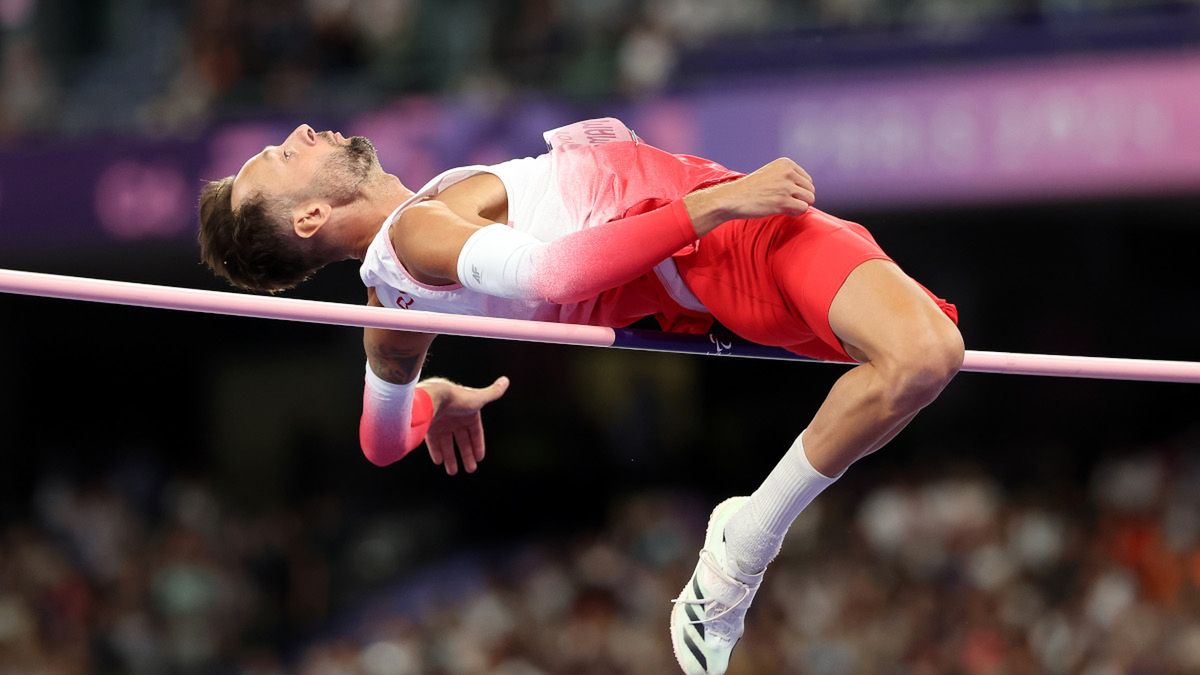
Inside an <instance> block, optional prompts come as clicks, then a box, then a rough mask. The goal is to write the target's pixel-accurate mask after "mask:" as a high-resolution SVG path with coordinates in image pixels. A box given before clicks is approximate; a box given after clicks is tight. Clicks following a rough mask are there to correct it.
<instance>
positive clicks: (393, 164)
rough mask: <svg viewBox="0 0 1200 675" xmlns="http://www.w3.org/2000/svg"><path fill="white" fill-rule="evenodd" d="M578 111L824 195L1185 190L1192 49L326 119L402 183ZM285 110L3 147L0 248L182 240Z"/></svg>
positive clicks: (863, 204)
mask: <svg viewBox="0 0 1200 675" xmlns="http://www.w3.org/2000/svg"><path fill="white" fill-rule="evenodd" d="M585 115H590V116H608V115H611V116H617V117H621V118H623V119H625V120H626V121H627V122H628V123H629V124H630V126H632V127H633V128H634V129H636V130H637V132H638V134H639V135H640V136H642V137H643V138H645V139H646V140H647V141H648V142H650V143H653V144H655V145H658V146H659V147H662V148H664V149H667V150H670V151H674V152H686V153H691V154H699V155H703V156H706V157H710V158H712V159H715V160H717V161H719V162H721V163H723V164H726V165H728V166H730V167H732V168H735V169H741V170H750V169H753V168H755V167H757V166H759V165H761V164H763V163H765V162H767V161H769V160H771V159H773V158H775V157H777V156H789V157H792V158H794V159H796V160H797V161H799V162H800V163H801V164H802V165H803V166H805V167H806V168H807V169H808V170H809V172H810V173H811V174H812V175H813V177H814V178H815V180H816V183H817V185H818V203H819V204H820V205H821V206H823V207H826V208H829V209H831V210H834V211H837V210H845V209H862V208H870V209H878V208H888V207H894V206H908V205H928V204H948V203H989V202H1011V201H1014V200H1033V199H1044V198H1062V197H1074V196H1087V195H1125V194H1159V193H1170V192H1191V193H1196V192H1200V52H1189V53H1177V54H1172V55H1155V56H1138V57H1131V56H1122V57H1103V58H1088V59H1084V58H1077V59H1073V60H1055V61H1038V62H1027V63H1020V64H1014V63H1006V64H1004V65H1002V66H991V67H988V68H981V67H979V66H975V67H971V68H967V67H961V68H955V69H946V70H943V71H938V72H928V71H920V72H914V71H911V70H910V71H905V70H895V71H889V72H876V73H873V74H863V75H860V76H858V77H855V78H853V79H842V80H838V81H834V80H832V79H830V78H821V77H799V76H798V77H797V78H796V79H794V80H789V81H775V82H772V83H763V82H760V83H758V84H756V85H754V86H749V85H745V86H740V87H723V88H721V89H720V91H719V92H718V91H713V92H712V93H704V94H695V95H688V96H680V97H674V98H668V99H662V100H657V101H653V102H647V103H643V104H640V105H635V106H630V107H628V108H625V109H616V110H613V109H595V110H590V111H586V112H581V111H579V110H576V109H571V108H568V107H567V106H565V105H561V104H557V103H553V102H549V103H547V102H540V101H525V102H522V103H519V104H517V105H515V106H513V107H510V108H508V109H506V110H504V111H502V112H494V111H492V112H485V111H480V110H479V109H478V108H475V107H469V106H465V105H458V104H455V103H452V102H443V101H437V100H432V99H427V98H410V99H405V100H402V101H399V102H397V103H395V104H394V105H392V106H389V107H387V108H385V109H382V110H377V111H371V112H368V113H365V114H363V115H362V116H360V117H358V118H356V119H352V120H347V121H346V122H345V124H344V125H343V126H342V128H341V129H340V130H341V131H343V132H344V133H347V134H362V135H366V136H369V137H371V138H372V139H373V140H374V141H375V143H376V146H377V147H378V149H379V153H380V157H381V160H382V161H383V163H384V166H385V167H386V168H387V169H388V170H390V171H392V172H394V173H396V174H397V175H398V176H400V178H401V179H402V180H403V181H404V182H405V183H406V184H408V185H410V186H412V187H416V186H418V185H420V184H422V183H423V182H424V181H425V180H427V179H428V178H430V177H432V176H433V175H435V174H436V173H438V172H439V171H441V170H442V169H444V168H446V167H448V166H453V165H458V164H467V163H484V164H486V163H494V162H499V161H503V160H505V159H509V158H511V157H514V156H525V155H531V154H537V153H539V152H542V151H543V150H544V147H545V146H544V145H543V141H542V138H541V133H542V131H544V130H547V129H551V128H554V127H557V126H560V125H562V124H564V123H567V122H570V121H573V120H574V119H576V118H579V117H581V116H585ZM301 121H303V120H288V121H287V122H280V123H276V122H261V123H250V124H229V125H224V126H220V127H217V128H215V129H212V130H210V131H209V132H208V133H206V134H205V135H204V136H203V137H201V138H199V139H196V140H164V141H157V142H152V141H146V140H133V141H114V140H92V141H72V142H67V141H64V142H61V143H55V144H50V145H46V144H26V145H20V146H16V147H7V148H2V149H0V251H4V252H13V251H18V252H20V251H41V252H47V253H54V252H59V251H64V252H65V251H70V250H71V249H85V248H88V247H94V246H96V245H100V244H105V243H110V244H112V243H120V242H126V241H133V240H146V239H166V240H176V241H182V240H184V239H186V238H191V237H192V236H193V233H194V230H195V223H194V218H195V215H194V209H195V199H196V194H197V192H198V189H199V186H200V184H201V181H202V180H203V179H206V178H215V177H220V176H225V175H228V174H230V173H234V172H236V171H237V169H238V168H239V167H240V166H241V163H242V162H243V161H244V160H245V158H246V157H248V156H250V155H251V154H253V153H255V152H258V150H260V149H261V148H262V147H263V146H264V145H268V144H273V143H277V142H278V141H279V140H280V139H282V138H283V137H284V136H285V135H286V134H287V133H288V132H289V131H290V130H291V129H292V128H293V127H294V126H295V124H298V123H299V122H301Z"/></svg>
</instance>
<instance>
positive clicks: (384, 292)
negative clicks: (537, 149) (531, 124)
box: [359, 132, 706, 323]
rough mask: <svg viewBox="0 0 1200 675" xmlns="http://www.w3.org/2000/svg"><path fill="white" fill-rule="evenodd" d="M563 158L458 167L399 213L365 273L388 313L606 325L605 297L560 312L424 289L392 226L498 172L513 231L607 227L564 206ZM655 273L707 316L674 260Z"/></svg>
mask: <svg viewBox="0 0 1200 675" xmlns="http://www.w3.org/2000/svg"><path fill="white" fill-rule="evenodd" d="M548 133H549V132H548ZM560 156H561V152H560V153H555V152H552V153H548V154H544V155H539V156H537V157H526V158H524V159H514V160H511V161H508V162H503V163H501V164H495V165H492V166H478V165H477V166H464V167H458V168H455V169H450V170H448V171H445V172H443V173H442V174H441V175H439V176H437V177H436V178H434V179H433V180H431V181H429V182H428V183H426V184H425V186H424V187H422V188H421V189H420V190H418V191H417V192H416V194H414V195H413V196H412V197H411V198H409V199H408V200H407V201H405V202H404V203H403V204H401V205H400V206H398V207H396V210H395V211H393V212H392V213H391V215H389V216H388V218H387V219H386V220H385V221H384V222H383V225H382V226H381V227H380V229H379V233H378V234H377V235H376V236H375V239H374V241H372V242H371V245H370V247H369V248H368V249H367V254H366V257H365V258H364V259H363V263H362V267H361V269H360V270H359V274H360V276H361V277H362V281H363V283H364V284H366V285H367V286H368V287H371V288H374V289H375V292H376V294H377V295H378V297H379V301H380V303H381V304H382V305H384V306H385V307H399V308H402V309H419V310H426V311H433V312H445V313H450V314H466V315H474V316H492V317H502V318H511V319H526V320H534V321H559V322H570V323H580V322H589V323H603V322H604V321H605V319H604V318H603V317H605V316H606V315H609V314H611V312H609V311H606V308H603V307H599V306H597V305H596V303H597V302H600V298H598V297H597V298H591V299H588V300H584V301H582V302H580V303H574V304H570V305H557V304H554V303H551V302H546V301H536V300H535V301H523V300H510V299H507V298H499V297H494V296H489V295H485V294H483V293H478V292H475V291H471V290H468V289H466V288H463V287H462V286H460V285H458V284H455V285H449V286H430V285H428V284H423V283H421V282H419V281H417V280H416V279H414V278H413V277H412V275H411V274H409V273H408V270H406V269H405V268H404V265H403V264H401V262H400V259H399V257H398V256H397V255H396V251H395V249H394V248H393V247H392V242H391V237H390V229H391V225H392V223H393V222H394V221H395V220H396V218H397V217H399V215H400V214H401V213H403V212H404V210H405V209H406V208H408V207H409V206H411V205H413V204H415V203H417V202H420V201H423V200H426V199H428V198H430V197H432V196H434V195H436V194H438V193H439V192H441V191H443V190H445V189H446V188H448V187H450V186H451V185H454V184H455V183H458V182H460V181H463V180H466V179H467V178H470V177H471V176H475V175H478V174H481V173H490V174H492V175H494V176H496V177H497V178H499V179H500V182H502V183H503V184H504V189H505V192H506V193H507V195H508V223H507V224H508V225H509V226H510V227H513V228H514V229H516V230H518V231H520V232H524V233H527V234H529V235H532V236H533V237H535V238H537V239H539V240H541V241H551V240H553V239H556V238H558V237H561V236H563V235H567V234H570V233H571V232H575V231H577V230H580V229H583V228H584V227H589V226H591V225H595V224H598V222H602V221H601V220H599V219H600V218H601V216H602V215H604V214H600V213H591V212H588V213H579V212H578V210H579V209H578V207H577V208H576V209H574V210H575V211H576V213H574V214H572V209H569V208H568V207H567V205H566V204H564V195H563V188H562V187H561V186H562V184H563V182H562V181H561V180H560V177H559V176H558V175H557V171H556V169H557V166H558V158H559V157H560ZM605 219H607V218H605ZM654 272H655V274H656V276H657V277H658V281H659V282H660V283H661V284H662V286H663V288H664V289H665V290H666V292H667V294H668V295H669V296H670V298H671V299H672V300H674V301H675V302H676V303H678V304H679V305H681V306H682V307H684V308H686V309H688V310H692V311H695V312H705V311H706V310H705V309H704V306H703V305H702V304H701V303H700V301H699V300H697V299H696V297H695V296H694V295H692V293H691V291H689V290H688V289H687V287H686V286H685V285H684V283H683V280H682V279H681V278H680V276H679V272H678V271H677V270H676V268H675V263H674V261H673V260H671V259H667V260H665V261H663V262H662V263H660V264H658V265H657V266H656V267H655V268H654ZM646 313H647V314H650V313H653V312H652V311H651V312H646Z"/></svg>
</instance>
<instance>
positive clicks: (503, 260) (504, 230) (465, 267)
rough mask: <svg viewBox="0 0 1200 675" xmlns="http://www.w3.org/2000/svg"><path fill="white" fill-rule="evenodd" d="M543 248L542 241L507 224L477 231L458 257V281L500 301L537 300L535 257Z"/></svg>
mask: <svg viewBox="0 0 1200 675" xmlns="http://www.w3.org/2000/svg"><path fill="white" fill-rule="evenodd" d="M545 248H546V244H545V242H542V241H541V240H539V239H537V238H536V237H534V236H532V235H529V234H525V233H524V232H517V231H516V230H514V229H513V228H511V227H509V226H507V225H501V224H499V223H495V224H492V225H488V226H487V227H483V228H480V229H479V230H476V231H475V233H474V234H472V235H471V236H470V237H469V238H468V239H467V241H466V243H465V244H463V247H462V250H461V251H460V252H459V254H458V282H459V283H460V284H462V285H463V286H464V287H466V288H469V289H471V290H473V291H478V292H480V293H486V294H488V295H494V296H498V297H501V298H510V299H513V300H539V299H541V298H540V297H539V295H538V294H537V293H536V292H535V291H534V287H533V286H534V284H533V282H534V270H535V268H536V261H535V260H534V258H535V256H536V255H537V254H538V253H539V252H541V251H543V250H545Z"/></svg>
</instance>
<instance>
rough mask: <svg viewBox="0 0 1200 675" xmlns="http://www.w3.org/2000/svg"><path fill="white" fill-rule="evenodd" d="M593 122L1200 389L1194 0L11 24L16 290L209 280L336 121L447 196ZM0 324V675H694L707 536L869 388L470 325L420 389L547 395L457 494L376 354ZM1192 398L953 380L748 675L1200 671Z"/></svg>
mask: <svg viewBox="0 0 1200 675" xmlns="http://www.w3.org/2000/svg"><path fill="white" fill-rule="evenodd" d="M601 115H612V116H618V117H621V118H623V119H624V120H626V121H627V122H628V123H629V124H630V125H631V126H632V127H633V128H634V129H636V130H637V131H638V132H639V134H640V135H641V136H642V137H644V138H645V139H647V140H648V141H650V142H652V143H654V144H656V145H659V146H660V147H663V148H665V149H668V150H672V151H676V152H689V153H693V154H700V155H705V156H709V157H711V158H713V159H715V160H717V161H720V162H722V163H725V164H727V165H729V166H731V167H733V168H736V169H741V170H750V169H752V168H754V167H756V166H757V165H759V164H761V163H764V162H766V161H768V160H770V159H772V158H774V157H776V156H779V155H788V156H791V157H793V158H795V159H796V160H797V161H799V162H800V163H801V164H802V165H804V166H805V167H806V168H808V169H809V170H810V172H811V173H812V174H813V176H814V177H815V179H816V182H817V184H818V186H819V196H818V203H819V205H821V206H823V207H824V208H826V209H828V210H831V211H833V212H835V213H838V214H839V215H842V216H844V217H849V218H854V219H858V220H861V221H862V222H864V223H865V224H867V225H868V227H870V228H872V229H873V231H874V232H875V234H876V236H877V238H878V239H879V240H880V242H881V243H882V244H883V245H884V247H885V248H886V249H888V250H889V251H890V252H891V253H892V254H893V255H894V257H895V258H896V259H897V260H898V261H899V262H900V263H901V264H902V265H904V266H905V267H906V268H907V269H908V270H909V271H910V272H911V273H913V274H914V275H915V276H917V277H918V278H920V279H921V280H922V281H923V282H925V283H926V284H927V285H928V286H930V287H931V288H933V289H935V290H936V291H938V292H939V293H941V294H943V295H945V296H946V297H948V298H950V299H952V300H953V301H955V302H957V303H958V305H959V307H960V309H961V312H962V329H963V332H964V335H965V336H966V339H967V342H968V346H969V347H971V348H975V349H998V350H1006V351H1007V350H1011V351H1037V352H1050V353H1078V354H1094V355H1112V356H1136V357H1150V358H1174V359H1190V360H1195V359H1197V358H1200V351H1198V349H1197V344H1198V343H1200V321H1198V319H1197V310H1200V303H1198V302H1197V297H1200V285H1198V284H1197V281H1196V276H1195V251H1196V249H1197V245H1198V244H1200V216H1197V214H1198V213H1200V3H1198V2H1195V1H1194V0H1192V1H1190V2H1167V1H1161V0H914V1H911V2H901V1H899V0H812V1H810V2H785V1H783V0H739V1H737V2H723V1H719V0H636V1H635V0H523V1H516V0H514V1H510V2H485V1H481V0H440V1H438V2H434V1H432V0H424V1H421V0H363V1H360V2H352V1H351V0H308V1H306V2H301V1H285V0H269V1H268V0H263V1H254V2H234V1H232V0H193V1H192V2H185V1H183V0H178V1H171V0H92V1H89V2H83V1H73V0H0V266H2V267H8V268H16V269H30V270H37V271H48V272H58V273H66V274H73V275H83V276H98V277H106V278H116V279H126V280H133V281H143V282H151V283H159V284H172V285H184V286H193V287H200V288H220V286H219V285H218V284H217V282H216V281H215V280H213V279H212V278H210V276H209V275H208V274H207V273H206V271H205V270H203V269H202V268H201V267H200V266H199V264H198V263H197V261H196V260H197V256H196V250H195V245H194V231H195V223H194V200H195V194H196V192H197V189H198V187H199V185H200V181H201V179H204V178H215V177H219V176H223V175H226V174H228V173H231V172H232V171H234V170H236V168H237V167H238V166H239V165H240V163H241V162H242V160H243V159H244V157H246V156H248V155H249V154H251V153H252V152H255V151H257V149H259V148H261V147H262V146H263V145H265V144H267V143H271V142H275V141H276V140H277V139H279V138H281V137H282V136H283V135H284V134H285V133H286V131H287V130H290V129H291V128H293V127H294V126H295V125H296V124H297V123H299V122H301V121H307V122H310V123H312V124H314V125H315V126H316V127H317V128H319V129H320V128H334V129H339V130H342V131H344V132H345V133H347V134H350V133H361V134H365V135H368V136H370V137H372V138H373V139H374V140H375V142H376V143H377V145H378V147H379V150H380V155H381V159H382V160H383V162H384V166H385V167H386V168H388V169H389V170H391V171H393V172H394V173H397V174H398V175H399V176H400V177H401V178H402V179H403V180H404V181H405V182H406V183H407V184H409V185H410V186H415V185H420V184H421V183H423V182H424V181H425V180H426V179H427V178H429V177H431V176H432V175H433V174H435V173H436V172H437V171H439V170H440V169H441V168H444V167H447V166H451V165H457V164H463V163H477V162H483V163H490V162H495V161H501V160H503V159H507V158H510V157H513V156H524V155H528V154H536V153H537V152H539V151H540V150H541V149H542V147H541V136H540V132H541V131H542V130H544V129H549V128H553V127H555V126H557V125H560V124H562V123H565V122H567V121H571V120H573V119H577V118H583V117H587V116H601ZM296 295H298V296H300V297H309V298H318V299H325V300H336V301H342V302H355V303H357V302H361V301H362V296H363V292H362V290H361V287H360V284H359V282H358V280H357V277H356V268H355V267H354V266H353V265H345V266H342V267H340V268H337V269H335V270H333V271H329V272H327V273H325V274H324V275H323V276H322V277H320V279H319V280H318V281H316V282H313V283H311V284H310V285H309V286H306V287H304V288H303V289H301V290H300V291H299V292H297V293H296ZM0 326H2V328H0V450H2V454H0V457H2V458H3V463H2V464H0V673H3V674H4V675H9V674H17V673H20V674H23V675H24V674H47V675H49V674H54V675H58V674H67V673H93V672H94V673H134V674H150V673H182V674H193V673H196V674H200V673H205V674H206V673H238V674H246V675H273V674H275V673H285V672H298V673H305V674H307V675H334V674H337V675H341V674H347V675H348V674H362V675H406V674H414V673H438V674H447V675H450V674H454V675H459V674H462V675H465V674H476V673H506V674H509V675H534V674H537V673H574V674H576V675H584V674H599V673H667V672H673V669H674V665H673V661H672V659H671V655H670V647H669V643H668V640H667V635H666V625H667V612H668V600H669V599H670V598H671V597H673V596H674V594H675V593H676V592H677V590H678V587H679V586H680V584H681V582H682V581H683V580H685V578H686V576H687V574H688V570H690V569H691V566H692V565H693V564H694V556H695V553H696V550H697V548H698V545H699V538H700V535H701V531H702V527H703V523H704V519H705V517H706V515H707V512H708V510H709V508H710V507H711V505H712V504H714V503H715V502H716V500H718V499H720V498H723V497H725V496H728V495H730V494H735V493H736V494H744V493H747V492H748V491H750V490H751V489H753V487H754V486H755V485H756V484H757V482H758V481H759V479H760V478H761V477H762V476H763V475H764V474H765V473H766V472H767V471H768V470H769V468H770V467H771V466H772V465H773V464H774V462H775V461H776V459H777V458H778V456H779V455H780V454H781V452H782V450H783V449H784V448H786V447H787V443H789V442H790V441H791V439H792V438H793V437H794V436H795V434H796V433H797V432H798V431H799V430H800V428H801V425H802V424H803V420H805V419H806V418H807V416H808V415H809V414H810V413H811V411H813V410H814V409H815V407H816V405H817V404H818V403H819V401H820V400H821V398H822V397H823V394H824V392H825V391H826V390H827V388H828V386H829V385H830V383H831V382H832V381H833V380H834V379H835V377H836V376H837V374H838V372H840V371H839V369H837V368H835V367H831V366H818V365H799V364H795V365H793V364H789V365H777V364H769V363H758V362H737V361H731V360H723V359H706V358H699V357H686V356H670V355H648V354H638V353H620V352H615V351H604V350H588V349H582V348H564V347H554V346H538V345H523V344H506V343H500V342H489V341H481V340H467V339H458V338H440V339H439V340H438V341H437V342H436V343H435V345H434V348H433V351H432V356H431V360H430V362H429V364H428V365H427V367H426V371H425V372H426V373H427V374H438V375H443V376H447V377H451V378H454V379H456V380H459V381H462V382H465V383H468V384H482V383H484V382H487V381H490V379H491V378H493V377H495V376H497V375H500V374H507V375H509V376H510V377H512V380H513V386H512V389H511V391H510V394H509V395H508V396H507V397H506V398H505V399H504V400H503V401H501V402H499V403H498V404H495V405H494V406H492V407H491V408H489V409H488V411H487V412H488V415H487V418H486V424H487V426H488V433H489V441H488V446H489V458H488V460H487V461H486V462H485V464H484V466H483V467H482V469H481V471H480V473H478V474H476V475H473V476H458V477H455V478H448V477H446V476H445V475H443V474H439V470H438V469H437V468H436V467H433V466H431V465H430V463H429V462H428V460H427V458H426V457H425V456H424V455H423V454H420V453H418V454H415V455H414V456H412V457H409V458H407V459H405V460H404V461H403V462H401V463H399V464H397V465H395V466H393V467H390V468H388V469H385V470H380V469H376V468H374V467H371V466H370V465H368V464H367V462H366V461H365V460H364V459H363V458H362V457H361V455H360V453H359V450H358V447H357V436H356V429H357V415H358V411H359V402H360V395H361V377H362V375H361V372H362V371H361V368H362V354H361V346H360V334H359V332H358V331H355V330H350V329H342V328H329V327H319V326H310V325H299V324H296V325H292V324H279V323H272V322H265V321H252V320H243V319H232V318H217V317H207V316H197V315H177V314H171V313H167V312H160V311H152V310H141V309H132V308H121V307H109V306H90V305H84V304H73V303H67V302H61V301H50V300H39V299H33V298H19V297H11V296H0ZM1198 411H1200V392H1198V391H1197V388H1196V387H1195V386H1186V385H1166V384H1131V383H1098V382H1087V381H1065V380H1042V379H1030V378H1009V377H1000V376H978V375H963V376H961V377H960V378H959V379H958V380H957V381H956V382H955V383H954V384H953V385H952V386H951V388H950V390H948V391H947V393H946V394H945V396H944V397H943V398H942V399H941V400H940V401H938V402H937V404H935V405H934V406H933V407H932V408H931V409H930V410H929V411H927V412H926V413H925V414H924V415H923V416H921V417H920V418H918V420H917V422H916V423H915V424H914V425H913V426H912V427H911V428H910V429H909V430H908V431H906V432H905V433H904V434H903V435H901V436H900V438H899V439H898V440H897V441H896V442H895V443H894V444H893V446H892V447H890V448H889V449H887V450H886V451H885V452H882V453H880V454H878V455H876V456H872V457H870V458H868V459H866V460H864V461H862V462H861V463H860V464H859V465H858V466H857V467H856V468H855V469H854V470H853V471H852V472H851V473H850V474H849V475H848V476H847V477H846V478H845V479H844V480H843V481H841V483H839V485H838V486H836V488H835V489H834V490H832V491H831V492H830V493H828V494H826V495H825V496H823V497H822V498H821V499H820V500H819V502H818V503H817V505H816V506H815V507H814V508H813V509H810V510H809V511H808V512H806V513H805V514H804V516H803V517H802V519H801V521H799V522H798V523H797V525H796V526H795V527H794V528H793V531H792V535H791V537H790V538H789V541H788V545H787V548H786V549H785V552H784V554H783V556H782V557H781V559H780V560H779V561H778V562H777V563H776V564H775V565H774V566H773V568H772V574H771V575H769V576H768V580H767V582H766V588H765V590H764V591H763V593H762V594H761V595H760V598H761V600H760V601H759V602H758V603H756V606H755V609H754V610H753V611H752V612H751V616H750V619H749V628H748V633H747V637H746V640H745V642H744V643H743V646H742V647H740V648H739V650H738V652H737V653H736V654H735V658H734V663H733V667H732V668H731V670H730V672H731V673H738V674H746V673H806V674H812V675H841V674H850V673H880V674H883V673H887V674H908V673H911V674H914V675H916V674H922V675H923V674H927V673H963V674H967V675H985V674H1020V673H1083V674H1085V675H1117V674H1123V673H1139V674H1142V673H1145V674H1149V673H1172V674H1174V673H1197V672H1200V414H1198Z"/></svg>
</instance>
